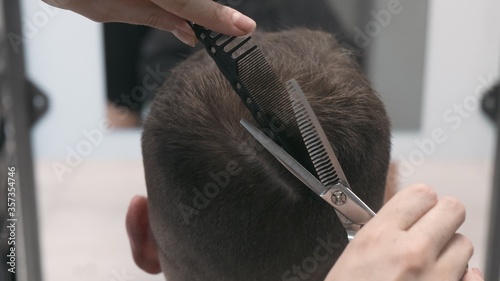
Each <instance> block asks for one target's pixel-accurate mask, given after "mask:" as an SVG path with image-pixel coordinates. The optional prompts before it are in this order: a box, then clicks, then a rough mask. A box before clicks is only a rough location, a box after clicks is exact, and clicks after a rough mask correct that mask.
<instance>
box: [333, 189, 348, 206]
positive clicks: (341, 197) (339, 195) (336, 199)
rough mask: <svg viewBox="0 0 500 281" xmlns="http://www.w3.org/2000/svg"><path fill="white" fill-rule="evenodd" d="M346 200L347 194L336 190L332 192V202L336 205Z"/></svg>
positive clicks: (342, 203) (340, 204)
mask: <svg viewBox="0 0 500 281" xmlns="http://www.w3.org/2000/svg"><path fill="white" fill-rule="evenodd" d="M346 201H347V196H346V195H345V193H344V192H342V191H340V190H337V191H334V192H333V193H332V202H333V204H335V205H337V206H342V205H344V204H345V202H346Z"/></svg>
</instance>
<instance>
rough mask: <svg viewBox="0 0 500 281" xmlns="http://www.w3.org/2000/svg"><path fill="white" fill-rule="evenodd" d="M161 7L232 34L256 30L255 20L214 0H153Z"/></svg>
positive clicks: (216, 29)
mask: <svg viewBox="0 0 500 281" xmlns="http://www.w3.org/2000/svg"><path fill="white" fill-rule="evenodd" d="M152 1H153V2H154V3H155V4H156V5H158V6H160V7H161V8H163V9H165V10H167V11H169V12H171V13H174V14H176V15H177V16H179V17H181V18H184V19H187V20H190V21H193V22H195V23H197V24H199V25H202V26H204V27H206V28H208V29H211V30H214V31H217V32H220V33H223V34H227V35H232V36H241V35H246V34H248V33H250V32H252V31H254V30H255V27H256V24H255V21H253V20H252V19H250V18H249V17H247V16H245V15H243V14H242V13H240V12H238V11H236V10H234V9H232V8H229V7H227V6H224V5H221V4H218V3H215V2H214V1H212V0H152Z"/></svg>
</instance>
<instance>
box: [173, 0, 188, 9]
mask: <svg viewBox="0 0 500 281" xmlns="http://www.w3.org/2000/svg"><path fill="white" fill-rule="evenodd" d="M189 2H190V1H186V0H173V1H171V3H172V5H173V6H174V8H175V10H177V11H186V10H187V9H188V8H189Z"/></svg>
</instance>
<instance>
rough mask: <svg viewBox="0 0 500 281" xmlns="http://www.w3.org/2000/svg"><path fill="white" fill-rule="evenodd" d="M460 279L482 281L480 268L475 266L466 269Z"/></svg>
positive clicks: (463, 280)
mask: <svg viewBox="0 0 500 281" xmlns="http://www.w3.org/2000/svg"><path fill="white" fill-rule="evenodd" d="M462 281H484V276H483V273H482V272H481V270H479V269H477V268H472V269H468V270H467V272H466V273H465V276H464V278H463V279H462Z"/></svg>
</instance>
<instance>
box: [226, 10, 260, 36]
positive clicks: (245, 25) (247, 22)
mask: <svg viewBox="0 0 500 281" xmlns="http://www.w3.org/2000/svg"><path fill="white" fill-rule="evenodd" d="M232 20H233V24H234V26H236V27H237V28H238V29H239V30H241V31H243V32H246V33H250V32H253V31H254V30H255V28H256V27H257V24H256V23H255V21H254V20H253V19H251V18H249V17H247V16H245V15H243V14H242V13H239V12H234V13H233V16H232Z"/></svg>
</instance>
